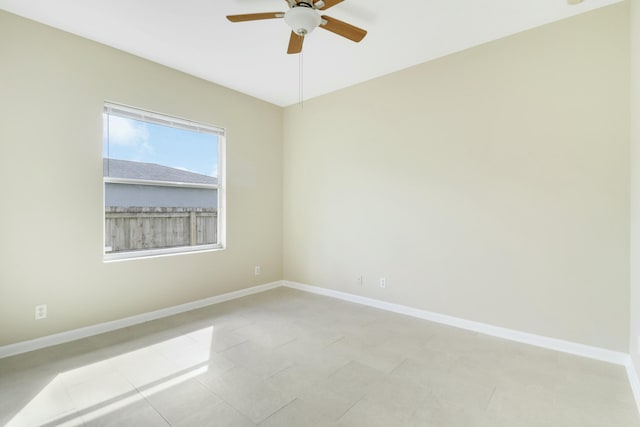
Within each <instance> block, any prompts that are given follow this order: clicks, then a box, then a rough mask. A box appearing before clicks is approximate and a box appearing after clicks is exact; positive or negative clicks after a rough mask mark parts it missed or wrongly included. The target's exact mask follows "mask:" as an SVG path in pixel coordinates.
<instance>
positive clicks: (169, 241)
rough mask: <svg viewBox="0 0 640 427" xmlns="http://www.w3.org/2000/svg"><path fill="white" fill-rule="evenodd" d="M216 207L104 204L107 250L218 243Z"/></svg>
mask: <svg viewBox="0 0 640 427" xmlns="http://www.w3.org/2000/svg"><path fill="white" fill-rule="evenodd" d="M217 223H218V212H217V209H215V208H150V207H106V208H105V240H106V242H105V246H106V247H107V248H109V247H110V248H111V250H110V251H109V252H111V253H113V252H121V251H133V250H141V249H160V248H171V247H176V246H195V245H208V244H213V243H217V241H218V236H217V231H218V227H217Z"/></svg>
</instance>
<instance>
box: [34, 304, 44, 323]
mask: <svg viewBox="0 0 640 427" xmlns="http://www.w3.org/2000/svg"><path fill="white" fill-rule="evenodd" d="M46 317H47V305H46V304H41V305H36V320H40V319H45V318H46Z"/></svg>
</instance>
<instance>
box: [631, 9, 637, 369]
mask: <svg viewBox="0 0 640 427" xmlns="http://www.w3.org/2000/svg"><path fill="white" fill-rule="evenodd" d="M630 3H631V14H630V15H631V335H630V337H629V343H630V348H629V353H631V357H632V359H633V361H634V363H635V367H636V371H637V372H638V373H640V0H631V2H630ZM638 380H639V381H640V378H638Z"/></svg>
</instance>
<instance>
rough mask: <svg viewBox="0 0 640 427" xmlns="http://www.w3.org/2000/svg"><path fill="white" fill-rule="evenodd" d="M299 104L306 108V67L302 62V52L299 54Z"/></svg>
mask: <svg viewBox="0 0 640 427" xmlns="http://www.w3.org/2000/svg"><path fill="white" fill-rule="evenodd" d="M298 60H299V63H298V94H299V95H298V103H299V104H300V106H301V107H302V108H304V94H303V92H304V67H303V60H302V52H300V53H299V54H298Z"/></svg>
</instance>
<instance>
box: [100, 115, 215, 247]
mask: <svg viewBox="0 0 640 427" xmlns="http://www.w3.org/2000/svg"><path fill="white" fill-rule="evenodd" d="M103 120H104V131H103V179H104V254H105V260H112V259H121V258H136V257H145V256H153V255H161V254H169V253H178V252H193V251H202V250H210V249H217V248H222V247H223V243H224V215H223V214H224V211H223V203H224V197H223V196H224V186H223V184H224V169H223V164H224V162H223V160H224V141H225V134H224V130H223V129H221V128H218V127H215V126H210V125H205V124H202V123H196V122H192V121H188V120H183V119H178V118H175V117H169V116H165V115H162V114H156V113H151V112H148V111H143V110H138V109H135V108H131V107H125V106H121V105H116V104H111V103H105V106H104V115H103Z"/></svg>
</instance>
